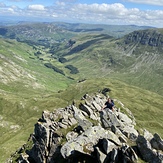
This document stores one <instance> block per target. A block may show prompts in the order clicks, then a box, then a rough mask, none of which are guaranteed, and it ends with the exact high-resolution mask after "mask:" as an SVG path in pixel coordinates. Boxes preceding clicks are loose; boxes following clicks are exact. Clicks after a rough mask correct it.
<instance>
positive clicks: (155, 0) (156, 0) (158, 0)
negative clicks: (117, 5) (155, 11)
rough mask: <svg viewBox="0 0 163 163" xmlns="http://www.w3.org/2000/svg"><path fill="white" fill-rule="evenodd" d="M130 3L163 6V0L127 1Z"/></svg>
mask: <svg viewBox="0 0 163 163" xmlns="http://www.w3.org/2000/svg"><path fill="white" fill-rule="evenodd" d="M126 1H128V2H133V3H140V4H149V5H157V6H163V0H152V1H151V0H126Z"/></svg>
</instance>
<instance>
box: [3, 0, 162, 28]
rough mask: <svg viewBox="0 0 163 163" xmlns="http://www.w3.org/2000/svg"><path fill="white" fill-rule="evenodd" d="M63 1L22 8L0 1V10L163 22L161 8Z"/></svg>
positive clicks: (84, 18)
mask: <svg viewBox="0 0 163 163" xmlns="http://www.w3.org/2000/svg"><path fill="white" fill-rule="evenodd" d="M64 1H65V0H61V1H57V2H56V3H55V5H54V6H43V5H40V4H35V5H29V6H28V7H26V8H24V9H21V8H18V7H17V8H15V7H13V6H5V5H4V4H1V5H0V14H8V15H21V16H23V17H31V18H33V17H35V18H36V17H37V19H40V18H41V19H42V20H45V21H46V20H47V18H48V19H51V20H53V21H67V22H78V23H80V22H81V23H103V24H119V25H127V24H135V25H141V26H144V25H145V26H156V27H162V25H163V10H140V9H138V8H129V9H128V8H126V7H125V6H124V5H123V4H121V3H114V4H106V3H102V4H98V3H94V4H79V3H66V1H65V2H64ZM13 13H14V14H13Z"/></svg>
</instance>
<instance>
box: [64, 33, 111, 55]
mask: <svg viewBox="0 0 163 163" xmlns="http://www.w3.org/2000/svg"><path fill="white" fill-rule="evenodd" d="M111 38H113V37H112V36H109V35H105V34H101V35H98V36H95V37H94V39H92V40H89V41H87V42H85V43H83V44H80V45H78V46H76V47H74V48H72V49H71V50H70V51H69V52H68V53H67V54H65V55H64V56H66V55H71V54H74V53H77V52H80V51H82V50H83V49H86V48H88V47H89V46H92V45H93V44H95V43H97V42H98V41H101V40H104V39H111Z"/></svg>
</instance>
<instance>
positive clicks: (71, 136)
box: [66, 131, 78, 141]
mask: <svg viewBox="0 0 163 163" xmlns="http://www.w3.org/2000/svg"><path fill="white" fill-rule="evenodd" d="M77 136H78V133H76V132H74V131H71V132H68V133H67V134H66V140H67V141H70V140H74V139H75V138H77Z"/></svg>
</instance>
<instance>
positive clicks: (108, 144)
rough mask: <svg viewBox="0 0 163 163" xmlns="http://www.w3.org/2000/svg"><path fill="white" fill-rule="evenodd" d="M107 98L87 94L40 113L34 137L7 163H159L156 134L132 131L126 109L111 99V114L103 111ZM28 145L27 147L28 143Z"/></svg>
mask: <svg viewBox="0 0 163 163" xmlns="http://www.w3.org/2000/svg"><path fill="white" fill-rule="evenodd" d="M106 100H107V97H106V96H104V95H103V94H100V93H98V94H95V95H92V96H89V95H88V94H86V95H84V96H83V97H82V101H81V103H80V104H79V106H77V104H75V102H73V104H72V105H70V106H67V107H65V108H59V109H57V110H56V111H54V112H49V111H44V112H43V113H42V117H41V118H40V119H39V120H38V122H37V123H36V124H35V129H34V133H33V134H31V136H30V138H29V142H32V146H31V147H30V148H29V147H28V145H24V146H23V147H21V148H20V149H19V150H18V151H16V152H15V154H13V155H12V157H11V158H10V159H9V160H8V162H13V158H14V157H15V156H16V155H19V157H18V158H16V162H26V163H31V162H32V163H36V162H37V163H43V162H45V163H52V162H53V163H61V162H63V163H78V162H81V163H84V162H85V163H90V162H93V163H107V162H109V163H119V162H124V163H134V162H138V159H139V158H141V159H143V160H144V161H146V162H149V163H162V162H163V140H162V139H161V137H160V136H159V135H158V134H157V133H156V134H154V135H152V134H151V133H150V132H149V131H147V130H144V133H143V134H140V133H139V132H138V131H137V130H136V129H135V125H136V123H135V118H134V116H133V115H132V113H131V111H130V110H129V109H128V108H125V107H124V105H123V104H122V103H121V102H120V101H118V100H116V99H114V101H115V104H118V105H120V106H121V107H120V108H117V107H116V105H115V109H114V111H113V112H112V111H106V110H102V111H101V108H102V107H103V106H104V103H105V102H106ZM28 144H29V143H28Z"/></svg>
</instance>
